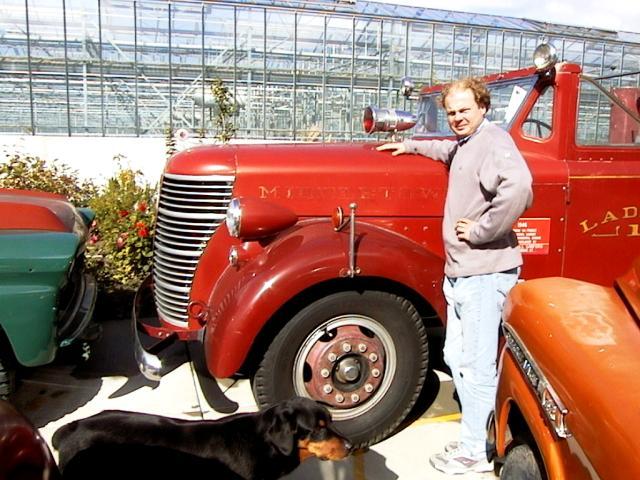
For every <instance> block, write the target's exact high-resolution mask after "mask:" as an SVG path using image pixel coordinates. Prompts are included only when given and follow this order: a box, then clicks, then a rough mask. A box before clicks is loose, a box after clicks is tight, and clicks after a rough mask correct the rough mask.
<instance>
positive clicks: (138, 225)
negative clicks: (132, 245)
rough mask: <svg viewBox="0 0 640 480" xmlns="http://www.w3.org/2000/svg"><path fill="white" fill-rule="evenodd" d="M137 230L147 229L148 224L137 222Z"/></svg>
mask: <svg viewBox="0 0 640 480" xmlns="http://www.w3.org/2000/svg"><path fill="white" fill-rule="evenodd" d="M136 228H138V229H140V228H147V224H146V223H144V222H143V221H142V220H140V221H137V222H136Z"/></svg>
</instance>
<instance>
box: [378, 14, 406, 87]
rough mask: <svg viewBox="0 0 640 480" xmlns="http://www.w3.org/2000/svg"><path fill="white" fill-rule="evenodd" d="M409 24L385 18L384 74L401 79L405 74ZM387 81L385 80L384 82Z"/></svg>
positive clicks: (383, 35) (383, 33)
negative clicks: (406, 39) (406, 38)
mask: <svg viewBox="0 0 640 480" xmlns="http://www.w3.org/2000/svg"><path fill="white" fill-rule="evenodd" d="M406 33H407V24H406V23H405V22H398V21H391V20H385V21H384V23H383V24H382V76H383V79H384V78H385V77H389V78H392V79H394V80H399V79H400V78H402V77H404V76H405V64H406V55H407V50H406V45H405V43H406V42H405V37H406ZM384 83H385V82H383V84H384Z"/></svg>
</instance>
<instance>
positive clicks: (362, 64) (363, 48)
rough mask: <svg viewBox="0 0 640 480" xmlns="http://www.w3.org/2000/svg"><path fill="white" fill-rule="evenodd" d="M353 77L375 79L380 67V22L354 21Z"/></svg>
mask: <svg viewBox="0 0 640 480" xmlns="http://www.w3.org/2000/svg"><path fill="white" fill-rule="evenodd" d="M355 32H356V50H355V69H354V74H355V77H356V78H358V77H360V78H368V79H375V80H376V81H377V79H378V77H379V66H380V63H379V62H380V32H381V27H380V22H379V21H375V20H371V19H367V20H356V30H355Z"/></svg>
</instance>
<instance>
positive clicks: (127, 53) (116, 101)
mask: <svg viewBox="0 0 640 480" xmlns="http://www.w3.org/2000/svg"><path fill="white" fill-rule="evenodd" d="M101 5H102V7H101V12H100V14H101V19H102V49H101V51H102V79H101V82H102V84H101V91H102V92H103V93H102V94H103V98H102V102H103V105H102V106H101V107H103V112H104V113H103V114H102V117H103V119H104V128H105V130H104V132H105V133H107V134H109V135H135V134H137V133H138V129H137V126H138V125H139V122H138V121H137V110H138V109H137V107H138V98H137V93H136V69H135V66H136V48H135V47H136V44H135V30H134V28H135V24H134V18H135V13H136V12H135V11H134V9H133V2H103V3H102V4H101ZM140 82H144V79H140ZM116 108H117V109H119V110H116Z"/></svg>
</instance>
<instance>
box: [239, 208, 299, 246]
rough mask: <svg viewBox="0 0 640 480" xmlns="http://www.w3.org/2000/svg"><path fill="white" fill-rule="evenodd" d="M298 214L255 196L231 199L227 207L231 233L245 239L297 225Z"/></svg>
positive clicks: (270, 233) (267, 235)
mask: <svg viewBox="0 0 640 480" xmlns="http://www.w3.org/2000/svg"><path fill="white" fill-rule="evenodd" d="M297 221H298V216H297V215H296V214H295V213H294V212H292V211H291V210H289V209H288V208H286V207H283V206H280V205H277V204H275V203H272V202H269V201H267V200H262V199H259V198H253V197H238V198H234V199H232V200H231V202H230V203H229V208H228V209H227V222H226V223H227V229H228V230H229V235H231V236H232V237H236V238H241V239H243V240H257V239H260V238H265V237H269V236H271V235H274V234H276V233H278V232H279V231H281V230H284V229H286V228H289V227H291V226H292V225H295V223H296V222H297Z"/></svg>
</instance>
